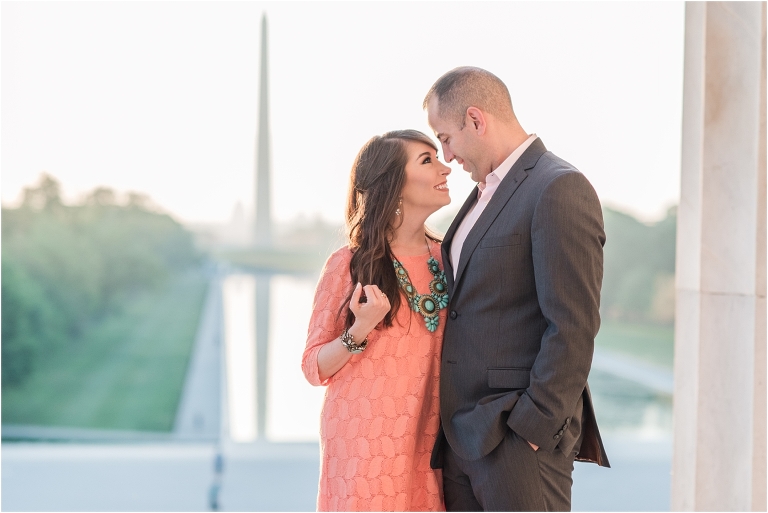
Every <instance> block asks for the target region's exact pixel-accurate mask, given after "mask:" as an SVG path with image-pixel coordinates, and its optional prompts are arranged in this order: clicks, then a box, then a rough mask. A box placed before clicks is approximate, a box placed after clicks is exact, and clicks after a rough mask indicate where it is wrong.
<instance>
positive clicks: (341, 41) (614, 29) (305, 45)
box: [0, 2, 684, 222]
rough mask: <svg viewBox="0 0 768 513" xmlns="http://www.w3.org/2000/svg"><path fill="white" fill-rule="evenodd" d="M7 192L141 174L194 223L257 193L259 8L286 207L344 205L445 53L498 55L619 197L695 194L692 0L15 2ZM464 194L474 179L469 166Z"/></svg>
mask: <svg viewBox="0 0 768 513" xmlns="http://www.w3.org/2000/svg"><path fill="white" fill-rule="evenodd" d="M1 9H2V27H1V31H2V36H1V37H2V41H1V43H2V50H1V51H2V53H1V55H0V60H1V62H2V78H1V82H0V87H1V92H2V96H1V97H0V112H1V113H0V122H1V132H0V137H1V143H2V147H1V148H0V150H1V151H2V156H1V157H0V165H1V166H2V168H1V169H2V201H3V203H4V204H6V205H13V204H14V203H15V202H16V201H18V199H19V197H20V191H21V189H22V188H23V187H24V186H27V185H30V184H32V183H33V182H35V181H36V180H37V177H38V176H39V174H40V173H41V172H42V171H46V172H48V173H50V174H52V175H53V176H55V177H56V178H58V179H59V180H60V181H61V182H62V185H63V189H64V193H65V198H67V199H69V200H74V199H77V198H78V197H79V195H81V194H83V192H85V191H88V190H90V189H92V188H94V187H96V186H99V185H106V186H109V187H113V188H115V189H116V190H118V191H119V192H125V191H128V190H134V191H140V192H144V193H147V194H149V195H150V197H151V198H152V199H153V200H154V201H155V202H156V203H158V204H160V205H161V206H163V207H164V208H165V209H167V210H168V211H170V212H171V213H172V214H174V215H175V216H176V217H177V218H178V219H180V220H183V221H195V222H197V221H224V220H227V219H229V218H230V216H231V215H232V211H233V209H234V206H235V204H236V203H237V202H238V201H239V202H241V203H242V204H243V205H244V206H245V207H246V208H247V209H252V208H253V196H254V193H253V188H254V177H253V169H254V153H255V139H256V129H257V116H258V93H259V76H258V74H259V45H260V26H261V23H260V21H261V15H262V13H263V12H266V14H267V16H268V22H269V45H270V48H269V59H270V62H269V68H270V88H271V90H270V95H271V106H270V109H271V113H270V115H271V127H272V169H273V175H272V176H273V178H272V189H273V215H274V217H275V218H276V219H277V220H279V221H287V220H291V219H294V218H296V217H298V216H300V215H303V216H307V217H312V216H315V215H318V214H319V215H322V216H323V217H324V218H325V219H328V220H333V221H341V220H342V216H343V210H344V201H345V196H346V187H347V179H348V174H349V169H350V166H351V164H352V160H353V159H354V156H355V154H356V153H357V151H358V150H359V148H360V147H361V145H362V144H363V143H364V142H365V141H366V140H367V139H369V138H370V137H371V136H372V135H374V134H380V133H383V132H385V131H387V130H392V129H399V128H416V129H419V130H422V131H425V132H426V133H428V134H429V135H433V134H432V132H431V131H430V129H429V127H428V125H427V124H426V116H425V114H424V112H423V111H422V109H421V101H422V99H423V97H424V94H425V93H426V91H427V90H428V89H429V87H430V86H431V85H432V83H433V82H434V80H435V79H436V78H437V77H439V76H440V75H441V74H442V73H444V72H445V71H447V70H449V69H451V68H453V67H456V66H460V65H475V66H480V67H483V68H486V69H488V70H490V71H492V72H493V73H495V74H496V75H497V76H499V77H500V78H501V79H502V80H504V81H505V82H506V84H507V86H508V87H509V90H510V93H511V95H512V101H513V104H514V106H515V110H516V112H517V115H518V118H519V119H520V121H521V123H522V125H523V127H524V128H525V129H526V130H527V131H529V132H531V133H533V132H535V133H537V134H538V135H539V136H540V137H541V138H542V140H543V141H544V143H545V144H546V145H547V147H548V148H549V149H550V150H552V151H553V152H555V153H556V154H557V155H559V156H560V157H562V158H564V159H565V160H568V161H569V162H571V163H572V164H574V165H575V166H576V167H578V168H579V169H580V170H581V171H582V172H584V174H585V175H586V176H587V177H588V178H589V179H590V181H591V182H592V184H593V185H594V186H595V189H596V190H597V192H598V195H599V196H600V198H601V200H602V201H603V203H604V204H607V205H610V206H614V207H619V208H622V209H624V210H627V211H630V212H632V213H635V214H637V215H639V216H641V217H642V218H644V219H647V220H652V219H656V218H659V217H660V216H661V215H662V214H663V212H664V211H665V210H666V208H667V207H668V206H670V205H672V204H676V203H677V201H678V197H679V190H680V185H679V176H680V174H679V167H680V124H681V109H682V64H683V29H684V4H683V3H682V2H638V3H634V2H632V3H630V2H601V3H597V2H595V3H593V2H589V3H582V2H568V3H560V2H546V3H533V2H530V3H529V2H471V3H470V2H422V3H412V2H382V3H379V2H308V3H305V2H280V3H275V2H231V3H225V2H215V3H213V2H211V3H207V2H194V3H187V2H163V3H155V2H119V3H118V2H87V3H86V2H82V3H68V2H51V3H43V2H16V3H12V2H3V3H2V7H1ZM452 168H453V170H454V171H453V173H452V175H451V177H450V179H449V186H450V188H451V197H452V198H453V204H452V207H453V208H456V209H457V208H458V206H459V205H460V204H461V203H462V202H463V199H464V198H465V196H466V194H467V193H468V191H469V190H470V188H471V187H472V185H473V184H472V183H471V182H470V180H469V177H468V175H467V174H466V173H465V172H464V171H463V170H461V168H460V167H459V166H457V165H455V164H453V165H452Z"/></svg>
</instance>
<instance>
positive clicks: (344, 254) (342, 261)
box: [323, 246, 352, 273]
mask: <svg viewBox="0 0 768 513" xmlns="http://www.w3.org/2000/svg"><path fill="white" fill-rule="evenodd" d="M351 260H352V250H350V249H349V246H341V247H340V248H338V249H337V250H336V251H334V252H333V253H331V255H330V256H329V257H328V259H327V260H326V261H325V268H324V270H323V271H324V272H325V273H328V272H337V271H340V270H341V269H345V268H346V269H349V262H350V261H351Z"/></svg>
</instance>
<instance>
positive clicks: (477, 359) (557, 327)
mask: <svg viewBox="0 0 768 513" xmlns="http://www.w3.org/2000/svg"><path fill="white" fill-rule="evenodd" d="M476 197H477V190H476V189H475V190H473V191H472V193H471V194H470V195H469V197H468V198H467V200H466V202H465V203H464V205H463V206H462V208H461V210H460V211H459V213H458V215H457V216H456V219H454V221H453V223H452V224H451V226H450V228H449V229H448V233H446V235H445V239H444V241H443V246H442V251H443V262H444V265H445V274H446V277H447V279H448V289H449V292H450V305H449V306H448V309H449V311H448V320H447V323H446V326H445V337H444V341H443V353H442V358H441V366H440V372H441V375H440V417H441V433H440V434H439V435H438V439H437V442H436V443H435V449H434V450H433V453H432V466H433V467H434V468H440V467H442V457H441V452H442V447H444V446H443V445H442V444H444V443H445V442H446V440H447V442H448V443H449V444H450V445H451V448H453V450H454V451H455V452H456V454H457V455H458V456H459V457H461V458H463V459H465V460H477V459H480V458H482V457H483V456H485V455H487V454H488V453H489V452H491V451H492V450H493V449H494V448H495V447H496V446H497V445H498V444H499V443H500V442H501V440H502V438H503V437H504V435H505V433H506V432H507V430H508V429H512V430H513V431H514V432H516V433H517V434H518V435H520V436H521V437H523V438H524V439H526V440H528V441H530V442H533V443H534V444H536V445H538V446H539V447H540V448H541V449H542V450H545V451H553V450H555V449H556V448H559V449H560V450H562V451H563V452H564V453H565V454H568V453H569V451H571V450H573V448H574V447H575V445H576V443H577V441H578V440H579V437H580V436H581V434H582V431H583V434H584V437H583V440H582V443H581V445H580V450H579V453H578V455H577V459H579V460H586V461H594V462H596V463H598V464H600V465H602V466H609V463H608V458H607V456H606V454H605V450H604V448H603V444H602V441H601V439H600V433H599V431H598V428H597V423H596V421H595V415H594V410H593V408H592V400H591V397H590V393H589V388H588V387H587V376H588V374H589V370H590V367H591V365H592V353H593V350H594V339H595V335H596V334H597V331H598V328H599V326H600V314H599V307H600V287H601V284H602V277H603V244H604V243H605V232H604V231H603V217H602V210H601V208H600V202H599V200H598V198H597V195H596V193H595V191H594V189H593V188H592V186H591V185H590V183H589V182H588V181H587V179H586V178H585V177H584V175H582V174H581V173H580V172H579V171H577V170H576V169H575V168H574V167H573V166H571V165H570V164H568V163H567V162H565V161H564V160H561V159H560V158H558V157H556V156H555V155H554V154H552V153H551V152H549V151H547V149H546V148H545V147H544V144H543V143H542V142H541V140H540V139H537V140H535V141H534V142H533V144H531V146H530V147H529V148H528V149H527V150H526V151H525V152H524V153H523V154H522V155H521V156H520V158H519V159H518V161H517V162H516V163H515V164H514V165H513V166H512V168H511V170H510V171H509V172H508V173H507V175H506V176H505V177H504V179H503V180H502V181H501V183H500V184H499V187H498V189H497V190H496V192H495V193H494V195H493V197H492V198H491V201H490V202H489V203H488V205H487V206H486V208H485V210H484V211H483V213H482V214H481V215H480V217H479V218H478V219H477V222H476V223H475V225H474V227H473V228H472V230H471V231H470V232H469V235H468V236H467V239H466V240H465V242H464V246H463V247H462V250H461V257H460V260H459V263H458V270H457V273H456V279H455V280H454V278H453V275H454V270H453V268H452V267H451V261H450V258H449V255H450V248H451V242H452V240H453V236H454V234H455V232H456V229H457V228H458V226H459V224H460V222H461V220H462V219H463V218H464V216H465V215H466V213H467V211H468V210H469V209H470V207H471V206H472V205H473V204H474V203H475V202H476Z"/></svg>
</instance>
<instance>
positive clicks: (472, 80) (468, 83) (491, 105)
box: [422, 66, 514, 127]
mask: <svg viewBox="0 0 768 513" xmlns="http://www.w3.org/2000/svg"><path fill="white" fill-rule="evenodd" d="M433 97H434V98H436V99H437V104H438V105H439V109H440V112H439V115H440V117H441V118H443V119H446V120H452V121H455V122H456V123H458V124H459V126H461V127H463V126H464V123H465V118H466V114H467V109H468V108H469V107H477V108H478V109H480V110H482V111H484V112H488V113H490V114H493V115H494V116H496V117H498V118H501V119H504V120H509V119H512V118H514V111H513V110H512V99H511V98H510V96H509V90H508V89H507V86H506V85H504V82H502V81H501V79H499V77H497V76H496V75H494V74H493V73H491V72H490V71H486V70H484V69H481V68H475V67H473V66H461V67H459V68H454V69H452V70H451V71H449V72H447V73H446V74H444V75H443V76H442V77H440V78H438V79H437V81H436V82H435V83H434V84H433V85H432V87H431V88H430V89H429V92H427V95H426V96H425V97H424V103H423V104H422V107H423V108H424V109H426V108H427V105H428V104H429V102H430V100H431V99H432V98H433Z"/></svg>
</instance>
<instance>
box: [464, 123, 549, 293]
mask: <svg viewBox="0 0 768 513" xmlns="http://www.w3.org/2000/svg"><path fill="white" fill-rule="evenodd" d="M537 138H538V136H537V135H536V134H531V135H530V136H529V137H528V139H526V140H525V142H524V143H523V144H521V145H520V146H518V147H517V148H516V149H515V151H513V152H512V153H511V154H510V155H509V157H507V158H506V159H505V160H504V162H502V163H501V165H499V167H497V168H496V169H494V170H493V171H492V172H491V173H490V174H489V175H488V176H486V177H485V183H483V182H480V183H478V184H477V189H478V191H477V202H475V204H474V205H472V207H471V208H470V209H469V212H467V215H465V216H464V219H462V221H461V224H460V225H459V227H458V229H457V230H456V233H455V234H454V235H453V241H452V242H451V267H453V278H454V279H456V272H457V270H458V269H459V257H460V256H461V248H462V247H464V241H465V240H467V236H468V235H469V232H470V230H472V227H473V226H475V222H477V218H478V217H480V214H482V213H483V210H485V207H486V206H487V205H488V202H489V201H491V198H492V197H493V193H494V192H496V189H498V188H499V184H500V183H501V181H502V180H503V179H504V177H505V176H507V173H508V172H509V170H510V169H512V166H513V165H514V164H515V162H517V159H519V158H520V155H522V154H523V152H525V150H527V149H528V147H529V146H530V145H531V144H532V143H533V141H535V140H536V139H537Z"/></svg>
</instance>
